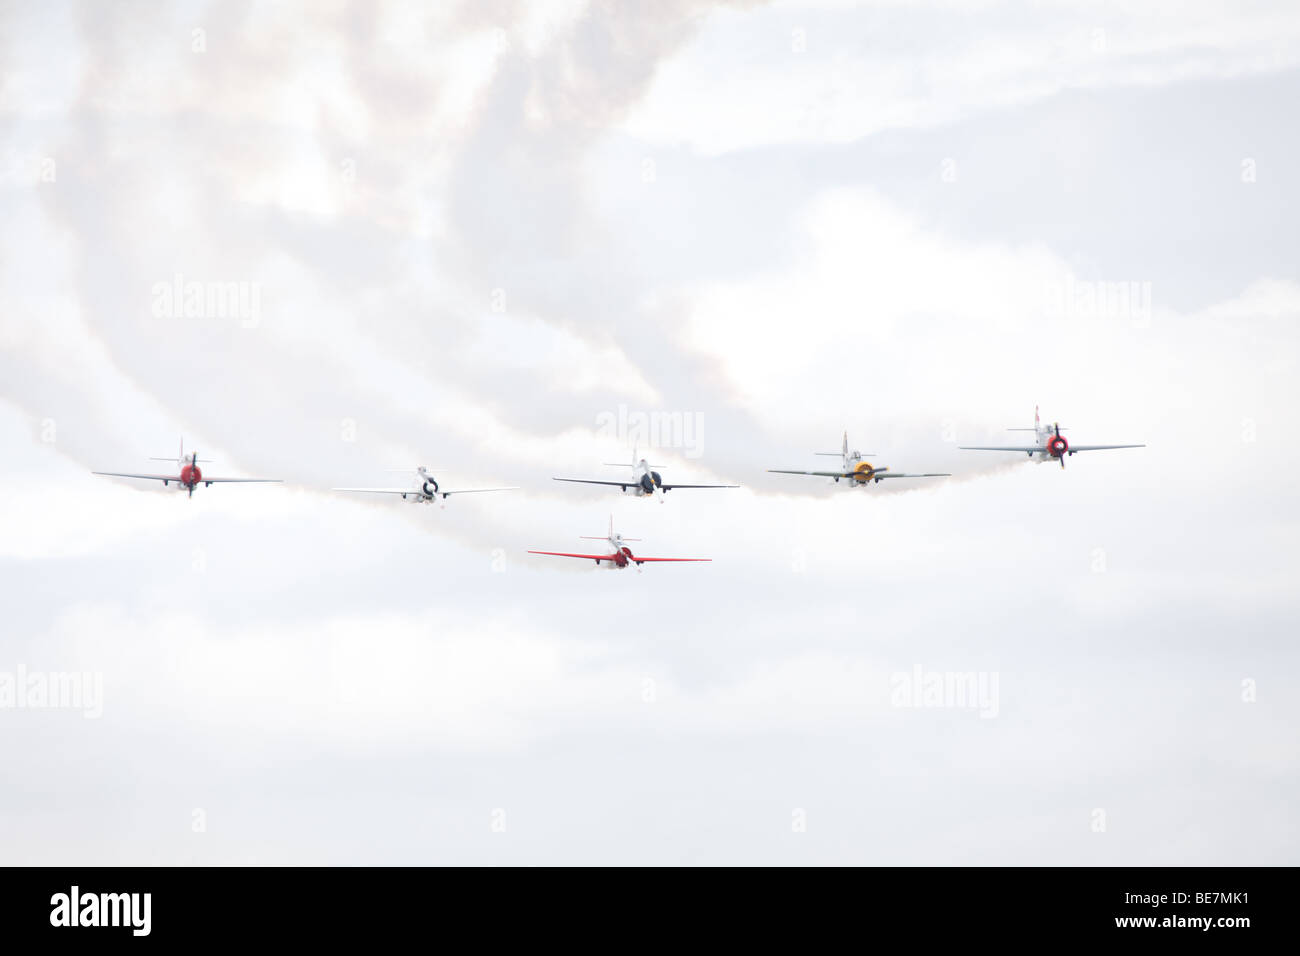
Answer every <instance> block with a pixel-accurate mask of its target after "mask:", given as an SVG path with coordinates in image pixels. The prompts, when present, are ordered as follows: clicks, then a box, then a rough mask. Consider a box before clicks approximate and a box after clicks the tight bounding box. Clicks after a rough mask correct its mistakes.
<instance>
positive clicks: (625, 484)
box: [552, 478, 641, 488]
mask: <svg viewBox="0 0 1300 956" xmlns="http://www.w3.org/2000/svg"><path fill="white" fill-rule="evenodd" d="M552 480H553V481H574V482H577V483H578V484H580V485H610V486H611V487H614V488H631V487H633V486H635V485H636V484H638V483H639V482H640V481H641V479H640V478H629V479H627V481H596V480H595V479H594V478H554V479H552Z"/></svg>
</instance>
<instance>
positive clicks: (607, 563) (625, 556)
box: [528, 515, 713, 570]
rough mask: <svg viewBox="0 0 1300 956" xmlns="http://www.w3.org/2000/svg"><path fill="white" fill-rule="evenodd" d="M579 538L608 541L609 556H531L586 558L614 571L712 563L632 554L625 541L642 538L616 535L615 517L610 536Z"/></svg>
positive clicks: (611, 516)
mask: <svg viewBox="0 0 1300 956" xmlns="http://www.w3.org/2000/svg"><path fill="white" fill-rule="evenodd" d="M578 537H580V538H582V539H583V540H586V541H607V542H608V543H609V548H610V550H609V553H608V554H571V553H570V552H568V551H529V552H528V553H529V554H551V555H554V556H555V557H557V558H586V559H587V560H588V561H595V562H596V567H606V568H611V569H613V570H618V569H620V568H626V567H627V566H628V565H629V564H636V565H638V568H637V570H640V567H639V566H640V565H642V564H645V563H646V562H647V561H712V560H713V559H712V558H643V557H640V556H639V555H635V554H633V553H632V549H631V548H629V547H628V546H627V545H626V544H624V542H625V541H640V540H641V539H640V538H625V537H623V536H622V535H621V534H615V533H614V516H613V515H610V517H609V534H608V535H606V536H605V537H603V538H598V537H593V536H591V535H586V534H583V535H579V536H578Z"/></svg>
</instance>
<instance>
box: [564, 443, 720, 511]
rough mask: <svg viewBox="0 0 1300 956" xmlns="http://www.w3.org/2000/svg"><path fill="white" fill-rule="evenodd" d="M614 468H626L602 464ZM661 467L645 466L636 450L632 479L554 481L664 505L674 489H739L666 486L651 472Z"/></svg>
mask: <svg viewBox="0 0 1300 956" xmlns="http://www.w3.org/2000/svg"><path fill="white" fill-rule="evenodd" d="M603 464H606V465H610V466H612V467H614V468H627V467H628V465H627V464H626V463H615V462H612V461H607V462H604V463H603ZM662 467H663V466H662V465H649V464H646V460H645V459H644V458H641V459H638V458H637V456H636V449H635V448H633V449H632V461H631V468H632V471H633V472H634V475H633V477H631V478H629V479H627V480H626V481H598V480H596V479H594V478H556V479H554V480H555V481H572V482H576V483H578V484H581V485H608V486H610V487H613V488H621V489H623V492H624V493H628V492H629V491H630V493H631V494H632V496H633V497H635V498H649V497H651V496H654V497H656V498H658V499H659V503H660V504H663V503H664V492H665V491H672V490H673V489H674V488H739V487H740V485H678V484H672V485H666V484H664V481H663V478H662V477H661V476H660V474H659V472H657V471H652V470H651V469H654V468H662Z"/></svg>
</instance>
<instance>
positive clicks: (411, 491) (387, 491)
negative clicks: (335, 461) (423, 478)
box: [330, 488, 420, 495]
mask: <svg viewBox="0 0 1300 956" xmlns="http://www.w3.org/2000/svg"><path fill="white" fill-rule="evenodd" d="M330 491H362V492H367V493H369V494H372V495H418V494H419V493H420V489H419V488H331V489H330Z"/></svg>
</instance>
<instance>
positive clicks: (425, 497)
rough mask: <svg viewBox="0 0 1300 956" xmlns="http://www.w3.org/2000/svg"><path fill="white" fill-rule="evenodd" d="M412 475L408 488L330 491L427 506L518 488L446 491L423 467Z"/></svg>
mask: <svg viewBox="0 0 1300 956" xmlns="http://www.w3.org/2000/svg"><path fill="white" fill-rule="evenodd" d="M397 470H398V471H399V472H401V473H402V474H410V473H411V471H412V469H409V468H399V469H397ZM414 473H415V475H416V480H415V484H414V485H413V486H408V487H406V488H334V489H331V490H333V491H355V492H362V493H365V494H375V495H401V496H402V500H403V501H414V502H417V503H423V504H428V503H429V502H431V501H435V500H437V499H438V498H442V500H443V501H446V500H447V497H448V496H449V495H473V494H480V493H482V492H485V491H518V490H519V489H518V488H514V487H511V488H455V489H452V490H447V489H445V488H441V487H439V485H438V482H437V480H436V479H435V478H434V477H433V475H431V474H429V472H428V470H427V469H426V468H425V467H424V466H423V465H421V466H420V467H419V468H416V469H414Z"/></svg>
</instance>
